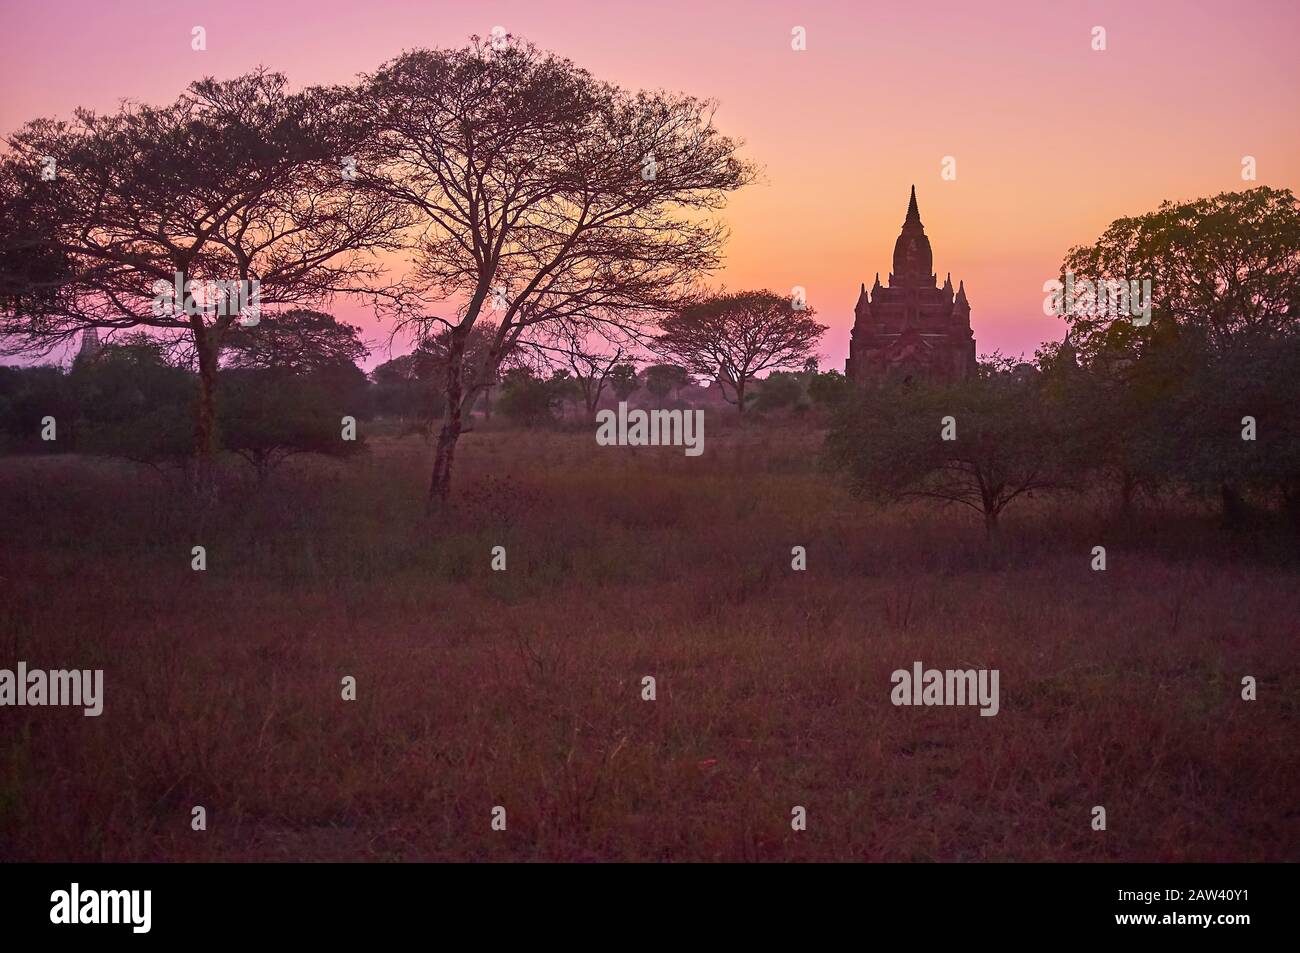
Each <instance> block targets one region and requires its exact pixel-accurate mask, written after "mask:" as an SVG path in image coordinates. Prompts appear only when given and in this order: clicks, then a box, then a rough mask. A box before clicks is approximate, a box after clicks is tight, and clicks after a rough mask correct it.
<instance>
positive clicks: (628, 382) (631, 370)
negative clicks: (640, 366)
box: [609, 361, 641, 401]
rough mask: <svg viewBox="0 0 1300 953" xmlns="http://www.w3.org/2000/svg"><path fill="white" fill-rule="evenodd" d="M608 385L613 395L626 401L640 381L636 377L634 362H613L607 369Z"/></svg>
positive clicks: (639, 384)
mask: <svg viewBox="0 0 1300 953" xmlns="http://www.w3.org/2000/svg"><path fill="white" fill-rule="evenodd" d="M609 386H610V389H611V390H613V391H614V396H615V397H617V398H618V399H619V400H620V401H626V400H627V399H628V398H629V397H631V396H632V394H633V393H634V392H635V391H636V389H637V388H638V387H640V386H641V382H640V381H638V380H637V377H636V364H635V363H633V362H632V361H623V362H622V363H619V364H615V365H614V366H613V367H611V368H610V369H609Z"/></svg>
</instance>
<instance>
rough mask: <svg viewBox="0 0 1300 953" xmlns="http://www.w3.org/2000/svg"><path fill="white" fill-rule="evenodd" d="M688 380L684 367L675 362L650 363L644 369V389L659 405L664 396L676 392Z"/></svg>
mask: <svg viewBox="0 0 1300 953" xmlns="http://www.w3.org/2000/svg"><path fill="white" fill-rule="evenodd" d="M690 382H691V375H690V374H689V373H688V372H687V370H686V368H684V367H678V366H677V365H676V364H652V365H650V366H649V367H647V368H646V369H645V389H646V390H648V391H649V392H650V393H651V394H653V395H654V396H655V399H656V400H657V401H658V402H659V404H660V405H661V406H662V404H663V402H664V398H665V397H667V396H668V395H669V394H676V393H677V392H678V391H680V390H681V389H682V388H683V387H685V386H686V385H687V384H689V383H690Z"/></svg>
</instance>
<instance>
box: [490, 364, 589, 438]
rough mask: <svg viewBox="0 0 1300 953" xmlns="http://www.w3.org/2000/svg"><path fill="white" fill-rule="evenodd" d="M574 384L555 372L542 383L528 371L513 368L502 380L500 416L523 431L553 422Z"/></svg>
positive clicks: (540, 379) (526, 369)
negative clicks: (524, 428) (509, 420)
mask: <svg viewBox="0 0 1300 953" xmlns="http://www.w3.org/2000/svg"><path fill="white" fill-rule="evenodd" d="M572 388H573V381H572V380H571V379H570V378H569V377H568V376H567V375H565V374H563V373H561V372H557V373H556V374H555V375H553V376H552V377H551V378H550V379H548V380H544V379H542V378H540V377H538V376H537V375H536V374H534V373H533V371H532V369H531V368H528V367H512V368H511V369H510V370H508V371H506V372H505V374H503V375H502V378H501V399H500V400H499V401H498V402H497V406H498V408H499V409H500V410H501V413H503V414H505V415H506V416H507V417H509V418H510V419H511V420H513V421H515V422H516V423H519V424H522V425H523V426H525V427H529V428H532V427H537V426H539V425H541V424H549V423H553V422H554V421H555V415H556V414H557V413H558V412H559V409H560V406H561V405H562V404H563V402H564V401H565V399H567V397H568V396H570V395H571V394H572Z"/></svg>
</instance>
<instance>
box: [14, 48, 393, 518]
mask: <svg viewBox="0 0 1300 953" xmlns="http://www.w3.org/2000/svg"><path fill="white" fill-rule="evenodd" d="M345 105H346V95H345V94H344V93H342V92H340V91H338V90H320V89H311V90H306V91H303V92H300V93H290V92H289V91H288V90H287V81H286V79H285V77H284V76H282V75H280V74H278V73H270V72H266V71H265V70H258V71H255V72H252V73H248V74H246V75H244V76H240V77H238V78H236V79H233V80H229V81H224V82H218V81H215V80H212V79H204V80H201V81H199V82H196V83H193V84H192V85H191V86H190V87H189V90H188V91H187V92H186V93H185V94H183V95H182V96H181V97H180V98H179V99H177V100H176V101H175V102H174V103H172V104H170V105H167V106H162V107H154V106H145V105H135V104H124V105H123V106H122V108H121V109H120V110H119V111H118V112H117V113H115V114H112V115H105V116H101V115H97V114H95V113H93V112H89V111H86V110H78V111H77V112H76V114H75V118H74V119H73V120H72V121H70V122H64V121H54V120H49V119H41V120H36V121H34V122H30V123H28V124H27V125H26V126H25V127H24V128H23V129H22V130H21V131H19V132H18V133H16V134H15V135H13V136H12V137H10V139H9V146H10V149H11V153H10V155H9V156H8V157H7V165H8V169H9V170H10V172H11V174H13V175H15V176H17V177H18V178H20V179H21V181H22V189H21V190H22V195H23V196H24V200H25V202H27V203H28V211H29V213H30V214H29V217H28V218H27V219H26V227H25V228H24V229H20V232H21V233H22V234H23V236H24V238H25V239H26V240H27V244H29V245H31V246H34V247H36V248H39V249H41V251H42V253H43V254H44V255H45V256H46V259H47V260H48V261H52V262H58V263H62V268H61V269H60V271H61V273H60V274H59V281H58V283H57V287H56V288H55V289H54V291H55V296H54V300H47V301H43V302H42V304H41V307H39V308H36V309H34V310H33V309H18V310H10V311H7V312H6V313H5V316H4V320H5V323H4V325H3V328H0V330H2V331H3V332H4V333H5V334H6V335H7V339H8V341H10V342H16V346H17V347H18V348H20V349H25V350H29V351H34V352H38V353H44V352H48V351H49V350H51V349H52V348H54V347H57V346H59V345H61V344H64V343H66V342H67V341H68V340H69V339H70V338H72V337H73V336H74V335H76V334H77V333H78V332H80V331H81V330H83V329H85V328H88V327H96V328H136V327H145V328H151V329H156V332H157V333H158V334H160V335H163V336H164V337H170V338H184V339H186V340H187V342H188V343H189V345H190V346H191V347H192V349H193V354H194V360H195V362H196V364H197V366H198V372H199V383H200V395H199V399H198V402H197V408H196V414H195V450H196V463H197V465H196V466H195V471H194V474H195V476H194V482H195V487H196V489H200V490H202V491H205V495H208V494H210V493H211V492H212V490H213V483H212V478H213V471H212V466H213V458H214V455H215V451H216V448H217V435H216V392H217V365H218V359H219V355H220V351H221V346H222V343H223V341H224V339H225V338H226V335H227V332H228V331H229V330H230V328H231V327H232V325H234V324H235V322H236V321H238V320H242V321H245V322H250V323H251V322H252V321H253V320H255V319H256V313H255V312H256V309H257V308H260V306H262V305H276V304H283V305H303V304H308V303H313V302H319V301H324V300H328V299H329V298H330V297H331V296H332V295H334V294H335V293H338V292H345V291H356V290H359V289H361V288H363V287H365V286H367V285H368V284H369V283H371V282H372V281H373V279H374V278H376V277H377V275H378V273H379V269H378V266H377V265H376V263H375V260H374V259H373V258H371V257H369V256H368V255H365V254H362V253H361V252H362V251H363V250H364V251H366V252H369V251H372V250H374V249H377V248H386V247H396V245H397V244H398V241H397V236H398V232H399V230H400V229H401V228H402V227H403V226H404V225H405V224H406V223H407V219H406V217H405V216H406V213H405V211H404V210H403V209H402V208H401V207H400V206H399V205H398V203H396V202H392V201H389V200H385V199H384V198H383V196H376V195H374V194H373V193H368V192H362V191H360V190H357V189H355V188H354V187H353V185H352V182H351V181H349V179H350V176H349V174H348V169H349V163H348V159H349V157H351V156H354V155H355V154H356V153H359V152H360V143H359V135H360V133H359V131H358V129H357V127H356V126H355V125H354V124H351V123H349V122H347V121H346V120H347V119H348V117H349V116H350V115H351V112H350V110H348V109H345V108H344V107H345ZM47 169H48V170H53V172H54V175H53V178H46V177H43V176H42V174H41V173H42V171H44V170H47ZM21 278H22V276H19V280H20V281H21ZM235 282H238V283H239V284H238V285H237V286H236V285H234V283H235ZM217 283H221V284H220V285H218V284H217ZM231 287H238V288H239V289H241V290H244V291H246V292H247V293H249V297H248V298H247V299H245V300H243V301H238V302H237V303H236V301H232V298H231V296H230V295H229V294H227V293H225V292H224V291H222V290H220V289H222V288H224V289H229V288H231ZM213 288H218V289H219V290H218V292H217V293H216V294H214V293H213V292H212V289H213ZM168 289H179V294H178V293H176V290H170V291H169V290H168ZM254 296H255V297H254ZM238 305H244V307H243V308H242V309H241V308H239V307H238ZM250 311H251V312H253V313H250Z"/></svg>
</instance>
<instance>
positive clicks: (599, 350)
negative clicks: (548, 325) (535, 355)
mask: <svg viewBox="0 0 1300 953" xmlns="http://www.w3.org/2000/svg"><path fill="white" fill-rule="evenodd" d="M592 337H596V338H597V340H596V341H594V342H593V341H592V340H591V338H592ZM628 343H629V342H628V341H627V340H626V338H625V336H623V335H620V334H618V333H617V332H616V331H611V330H610V329H608V328H599V327H592V326H591V325H590V324H588V323H587V322H577V321H565V322H562V323H560V324H559V325H558V326H557V327H555V328H554V329H552V330H551V331H550V332H549V333H548V334H546V335H545V339H544V340H543V341H539V342H537V343H535V344H534V345H533V346H534V347H535V348H536V349H537V350H539V351H540V352H541V353H542V354H543V355H545V356H546V358H547V359H548V360H550V361H553V362H559V363H561V364H563V366H564V369H565V370H567V371H568V373H569V375H570V376H571V377H572V379H573V381H574V384H575V385H576V387H577V392H578V394H580V395H581V399H582V405H583V408H584V409H585V410H586V412H587V414H588V415H592V414H595V412H596V408H597V406H599V404H600V398H601V395H602V394H604V392H605V388H606V387H607V386H608V385H609V383H610V374H611V373H612V372H613V371H614V369H615V368H616V367H618V366H619V362H620V361H622V360H623V355H624V353H625V351H624V347H625V346H627V345H628ZM601 345H603V347H602V346H601Z"/></svg>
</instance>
